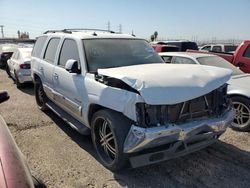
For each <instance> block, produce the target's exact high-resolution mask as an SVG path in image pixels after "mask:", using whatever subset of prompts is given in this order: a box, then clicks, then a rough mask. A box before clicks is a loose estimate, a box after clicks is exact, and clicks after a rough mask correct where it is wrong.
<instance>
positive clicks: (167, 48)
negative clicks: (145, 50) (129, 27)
mask: <svg viewBox="0 0 250 188" xmlns="http://www.w3.org/2000/svg"><path fill="white" fill-rule="evenodd" d="M152 47H153V48H154V49H155V51H156V52H158V53H159V52H178V51H180V49H179V47H177V46H174V45H166V44H153V45H152Z"/></svg>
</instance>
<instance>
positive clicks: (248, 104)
mask: <svg viewBox="0 0 250 188" xmlns="http://www.w3.org/2000/svg"><path fill="white" fill-rule="evenodd" d="M159 54H160V56H161V57H162V58H163V59H164V61H165V62H166V63H173V64H199V65H208V66H215V67H221V68H227V69H231V70H232V71H233V75H232V77H231V79H230V80H229V81H228V82H227V83H228V92H227V93H228V95H229V96H230V97H231V99H232V101H233V107H234V109H235V111H236V116H235V118H234V121H233V123H232V128H233V129H236V130H240V131H247V130H250V74H246V73H244V72H242V71H241V70H240V69H238V68H237V67H235V66H234V65H232V64H231V63H229V62H228V61H226V60H225V59H223V58H221V57H219V56H216V55H211V54H201V53H190V52H184V53H181V52H177V53H171V52H170V53H159ZM187 71H189V70H187Z"/></svg>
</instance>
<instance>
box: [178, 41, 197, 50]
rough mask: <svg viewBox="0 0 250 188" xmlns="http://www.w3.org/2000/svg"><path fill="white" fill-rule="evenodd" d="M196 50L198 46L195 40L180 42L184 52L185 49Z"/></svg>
mask: <svg viewBox="0 0 250 188" xmlns="http://www.w3.org/2000/svg"><path fill="white" fill-rule="evenodd" d="M188 49H189V50H198V46H197V44H196V43H195V42H183V43H182V49H181V50H182V51H183V52H185V51H187V50H188Z"/></svg>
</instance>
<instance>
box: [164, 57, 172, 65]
mask: <svg viewBox="0 0 250 188" xmlns="http://www.w3.org/2000/svg"><path fill="white" fill-rule="evenodd" d="M172 58H173V57H172V56H163V57H162V59H163V60H164V62H165V63H171V60H172Z"/></svg>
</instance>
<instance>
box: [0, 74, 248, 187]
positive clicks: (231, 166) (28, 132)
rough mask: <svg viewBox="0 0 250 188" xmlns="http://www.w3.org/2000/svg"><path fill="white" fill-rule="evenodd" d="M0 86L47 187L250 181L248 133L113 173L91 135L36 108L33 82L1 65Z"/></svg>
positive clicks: (18, 135)
mask: <svg viewBox="0 0 250 188" xmlns="http://www.w3.org/2000/svg"><path fill="white" fill-rule="evenodd" d="M0 90H8V92H9V94H10V97H11V98H10V100H9V101H7V102H5V103H3V104H1V105H0V114H1V115H2V116H3V117H4V119H5V121H6V122H7V124H8V126H9V128H10V130H11V132H12V134H13V135H14V137H15V140H16V142H17V144H18V146H19V147H20V149H21V150H22V152H23V153H24V155H25V156H26V158H27V161H28V163H29V165H30V168H31V171H32V172H33V173H34V174H36V175H37V176H38V177H40V178H41V179H43V180H44V182H45V183H46V185H47V186H48V187H53V188H55V187H60V188H61V187H63V188H64V187H77V188H81V187H234V188H235V187H250V133H240V132H235V131H232V130H231V129H228V130H227V132H226V133H225V134H224V135H223V136H222V137H221V138H220V141H218V142H217V143H216V144H214V145H212V146H210V147H208V148H207V149H205V150H202V151H198V152H196V153H193V154H190V155H187V156H185V157H181V158H178V159H173V160H170V161H166V162H163V163H160V164H156V165H151V166H147V167H142V168H138V169H129V170H125V171H123V172H121V173H118V174H114V173H112V172H110V171H108V170H107V169H105V168H104V167H103V166H102V165H101V164H100V163H99V162H98V160H97V156H96V154H95V151H94V148H93V147H92V144H91V139H90V137H86V136H82V135H80V134H78V133H77V132H76V131H74V130H72V129H71V128H70V127H69V126H68V125H67V124H66V123H65V122H63V121H62V120H61V119H60V118H58V117H57V116H56V115H55V114H54V113H52V112H48V113H43V112H41V111H40V110H39V109H38V108H37V106H36V103H35V99H34V94H33V86H32V85H27V86H26V87H25V88H23V89H21V90H18V89H17V88H16V86H15V84H14V83H13V81H12V80H11V79H9V78H8V77H7V75H6V73H5V72H4V71H3V70H0Z"/></svg>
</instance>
